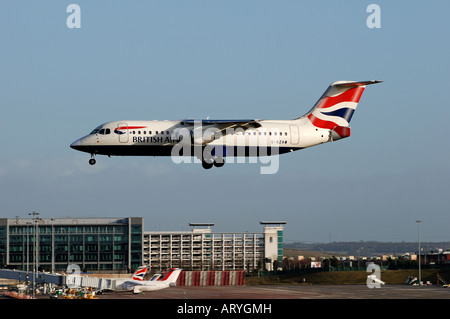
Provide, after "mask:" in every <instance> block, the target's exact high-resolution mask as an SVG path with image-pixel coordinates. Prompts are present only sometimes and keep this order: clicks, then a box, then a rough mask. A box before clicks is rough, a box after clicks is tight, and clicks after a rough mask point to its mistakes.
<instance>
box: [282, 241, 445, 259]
mask: <svg viewBox="0 0 450 319" xmlns="http://www.w3.org/2000/svg"><path fill="white" fill-rule="evenodd" d="M284 247H285V248H291V249H299V250H308V251H324V252H327V253H332V254H336V255H339V256H341V255H354V256H376V255H393V256H400V255H403V254H405V253H415V254H417V253H418V243H417V242H378V241H358V242H330V243H303V242H294V243H285V244H284ZM420 248H421V251H422V253H435V252H438V251H439V249H442V250H444V251H445V250H447V251H450V242H421V243H420Z"/></svg>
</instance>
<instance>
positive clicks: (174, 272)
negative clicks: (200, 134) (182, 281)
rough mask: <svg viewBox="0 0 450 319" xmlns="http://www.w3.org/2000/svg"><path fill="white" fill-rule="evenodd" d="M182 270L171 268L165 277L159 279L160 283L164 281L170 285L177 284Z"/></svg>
mask: <svg viewBox="0 0 450 319" xmlns="http://www.w3.org/2000/svg"><path fill="white" fill-rule="evenodd" d="M181 270H182V269H181V268H171V269H170V270H169V271H168V272H167V273H166V274H164V276H163V277H161V278H160V279H158V281H164V282H167V283H168V284H172V283H176V282H177V280H178V276H179V275H180V273H181Z"/></svg>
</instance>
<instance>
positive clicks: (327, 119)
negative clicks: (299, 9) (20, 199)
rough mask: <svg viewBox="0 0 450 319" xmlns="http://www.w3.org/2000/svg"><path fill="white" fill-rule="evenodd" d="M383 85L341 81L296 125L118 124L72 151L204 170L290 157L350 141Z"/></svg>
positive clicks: (191, 121) (232, 122)
mask: <svg viewBox="0 0 450 319" xmlns="http://www.w3.org/2000/svg"><path fill="white" fill-rule="evenodd" d="M380 82H382V81H376V80H371V81H336V82H334V83H332V84H331V85H329V87H328V88H327V90H326V91H325V93H323V95H322V96H321V97H320V99H319V100H318V101H317V102H316V104H314V106H313V107H312V109H311V110H310V111H309V112H307V113H306V114H305V115H303V116H301V117H298V118H295V119H292V120H258V119H239V120H213V119H209V117H208V118H207V119H203V120H194V119H185V120H176V121H168V120H165V121H157V120H153V121H138V120H134V121H125V120H122V121H113V122H107V123H104V124H102V125H100V126H98V127H96V128H95V129H94V130H93V131H92V132H91V133H90V134H88V135H86V136H84V137H82V138H80V139H78V140H76V141H75V142H73V143H72V144H71V145H70V147H71V148H73V149H75V150H78V151H81V152H86V153H90V154H91V159H90V160H89V163H90V164H91V165H94V164H95V163H96V160H95V158H94V157H95V156H96V155H107V156H109V157H111V156H172V159H173V160H174V159H175V158H179V157H188V158H197V159H198V160H200V161H201V163H202V166H203V168H205V169H210V168H212V167H213V166H215V167H221V166H223V165H224V163H225V158H226V157H231V158H233V157H262V156H273V155H278V154H285V153H290V152H293V151H297V150H301V149H304V148H308V147H311V146H315V145H319V144H323V143H327V142H333V141H337V140H340V139H344V138H347V137H349V136H350V134H351V129H350V127H349V123H350V120H351V118H352V116H353V113H354V112H355V110H356V107H357V105H358V103H359V101H360V98H361V95H362V93H363V91H364V89H365V87H366V86H367V85H371V84H375V83H380Z"/></svg>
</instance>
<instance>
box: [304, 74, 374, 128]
mask: <svg viewBox="0 0 450 319" xmlns="http://www.w3.org/2000/svg"><path fill="white" fill-rule="evenodd" d="M379 82H381V81H363V82H357V81H337V82H334V83H332V84H331V85H330V86H329V87H328V89H327V90H326V91H325V93H324V94H323V95H322V96H321V98H320V99H319V100H318V101H317V103H316V104H315V105H314V106H313V108H312V109H311V111H309V112H308V113H306V115H305V116H306V117H307V118H308V119H309V120H310V121H311V123H312V124H313V125H314V126H315V127H318V128H323V129H329V130H334V129H336V130H337V131H338V133H337V134H339V135H340V134H344V135H348V136H350V129H349V128H348V126H349V123H350V120H351V118H352V116H353V113H354V112H355V110H356V107H357V105H358V102H359V100H360V98H361V95H362V94H363V92H364V89H365V87H366V86H367V85H370V84H375V83H379ZM345 128H348V129H345Z"/></svg>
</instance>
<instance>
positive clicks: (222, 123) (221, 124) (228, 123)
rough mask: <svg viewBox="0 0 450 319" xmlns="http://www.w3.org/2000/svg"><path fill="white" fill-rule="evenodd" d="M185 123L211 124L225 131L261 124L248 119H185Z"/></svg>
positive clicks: (254, 126)
mask: <svg viewBox="0 0 450 319" xmlns="http://www.w3.org/2000/svg"><path fill="white" fill-rule="evenodd" d="M184 122H185V123H186V124H187V125H192V126H194V125H198V124H200V123H201V124H202V126H213V127H217V128H218V129H219V130H220V131H222V132H223V131H225V130H226V129H228V128H234V127H242V128H243V129H244V130H246V129H249V128H256V127H260V126H261V124H260V123H259V120H255V119H250V120H210V119H207V120H185V121H184Z"/></svg>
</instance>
